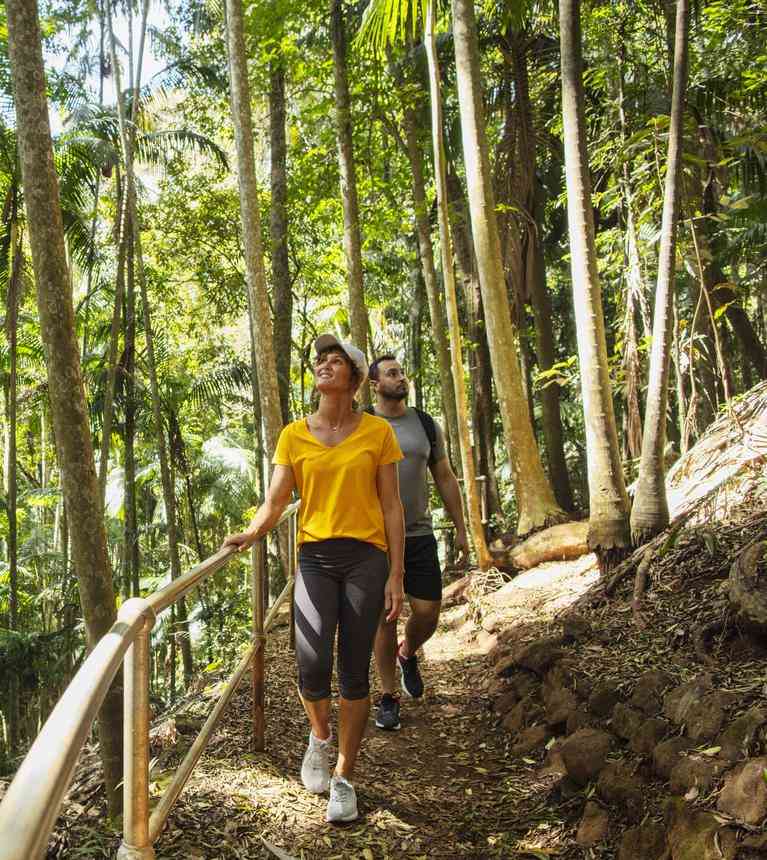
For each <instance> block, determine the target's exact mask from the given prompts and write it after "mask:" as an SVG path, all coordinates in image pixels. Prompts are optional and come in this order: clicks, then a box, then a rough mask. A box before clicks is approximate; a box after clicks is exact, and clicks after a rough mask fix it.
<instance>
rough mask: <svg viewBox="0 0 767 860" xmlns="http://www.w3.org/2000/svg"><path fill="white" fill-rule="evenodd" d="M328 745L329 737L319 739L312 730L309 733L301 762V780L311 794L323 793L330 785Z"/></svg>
mask: <svg viewBox="0 0 767 860" xmlns="http://www.w3.org/2000/svg"><path fill="white" fill-rule="evenodd" d="M329 746H330V738H328V739H327V740H324V741H321V740H320V739H319V738H316V737H315V736H314V732H310V733H309V746H308V747H307V748H306V752H305V753H304V760H303V762H302V763H301V781H302V782H303V784H304V786H305V787H306V789H307V790H308V791H311V792H312V793H313V794H323V793H324V792H326V791H327V790H328V786H329V785H330V765H329V763H328V747H329Z"/></svg>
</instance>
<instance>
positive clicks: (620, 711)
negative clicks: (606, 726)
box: [610, 702, 644, 741]
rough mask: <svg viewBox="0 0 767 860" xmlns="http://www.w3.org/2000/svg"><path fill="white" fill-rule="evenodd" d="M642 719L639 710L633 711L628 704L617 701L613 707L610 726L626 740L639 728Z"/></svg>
mask: <svg viewBox="0 0 767 860" xmlns="http://www.w3.org/2000/svg"><path fill="white" fill-rule="evenodd" d="M643 719H644V717H643V716H642V715H641V714H640V713H639V711H635V710H634V709H633V708H630V707H629V706H628V705H624V704H623V702H618V704H617V705H616V706H615V707H614V708H613V715H612V718H611V720H610V727H611V728H612V730H613V732H615V734H616V735H618V737H619V738H623V740H625V741H627V740H630V739H631V738H632V737H633V736H634V734H635V733H636V732H637V731H638V730H639V727H640V726H641V725H642V720H643Z"/></svg>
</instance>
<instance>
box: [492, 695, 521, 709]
mask: <svg viewBox="0 0 767 860" xmlns="http://www.w3.org/2000/svg"><path fill="white" fill-rule="evenodd" d="M516 704H517V694H516V692H515V691H514V690H511V689H509V690H506V692H505V693H501V695H500V696H498V698H497V699H496V700H495V704H494V705H493V710H494V711H495V712H496V714H507V713H508V712H509V711H510V710H511V709H512V708H513V707H514V705H516Z"/></svg>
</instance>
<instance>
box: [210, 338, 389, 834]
mask: <svg viewBox="0 0 767 860" xmlns="http://www.w3.org/2000/svg"><path fill="white" fill-rule="evenodd" d="M314 348H315V352H316V358H315V361H314V377H315V386H316V389H317V391H318V392H319V406H318V408H317V411H316V412H314V413H312V415H310V416H309V417H308V418H306V419H302V420H299V421H294V422H293V423H292V424H289V425H288V426H287V427H285V429H284V430H283V431H282V433H281V435H280V439H279V441H278V443H277V450H276V451H275V454H274V459H273V463H274V473H273V474H272V480H271V483H270V486H269V491H268V493H267V498H266V501H265V502H264V504H263V505H261V507H260V508H259V509H258V511H257V512H256V515H255V516H254V517H253V520H252V522H251V523H250V526H249V527H248V529H247V530H246V531H244V532H241V533H239V534H234V535H230V536H229V537H228V538H227V539H226V540H225V541H224V545H227V544H230V545H235V546H238V547H239V548H240V549H241V550H244V549H246V548H247V547H249V546H251V545H252V544H253V543H254V542H255V541H257V540H258V539H259V538H261V537H263V535H265V534H266V533H267V532H268V531H269V529H271V528H272V527H273V526H274V525H275V523H276V522H277V520H278V519H279V517H280V514H281V513H282V511H283V510H284V509H285V506H286V505H287V503H288V501H289V500H290V495H291V493H292V492H293V490H294V489H297V490H298V493H299V495H300V496H301V524H300V529H299V533H298V543H299V556H298V571H297V573H296V584H295V597H294V602H295V623H296V659H297V661H298V676H299V681H298V685H299V691H300V694H301V701H302V703H303V706H304V709H305V710H306V715H307V716H308V718H309V722H310V723H311V731H310V734H309V745H308V747H307V750H306V753H305V754H304V759H303V764H302V766H301V779H302V780H303V783H304V785H305V786H306V788H307V789H308V790H309V791H312V792H314V793H316V794H321V793H323V792H324V791H326V790H327V789H328V788H330V800H329V801H328V809H327V814H326V819H327V820H328V821H353V820H354V819H355V818H357V797H356V794H355V791H354V787H353V786H352V784H351V782H350V779H351V776H352V773H353V771H354V765H355V762H356V760H357V754H358V752H359V748H360V744H361V742H362V736H363V734H364V731H365V725H366V723H367V720H368V715H369V713H370V687H369V669H370V656H371V653H372V650H373V640H374V638H375V633H376V629H377V627H378V621H379V617H380V614H381V610H382V609H383V608H384V607H385V609H386V619H387V621H393V620H394V619H396V618H397V617H398V616H399V613H400V610H401V608H402V601H403V599H404V593H403V584H402V582H403V548H404V524H403V514H402V504H401V502H400V498H399V486H398V481H397V461H398V460H401V459H402V452H401V451H400V448H399V445H398V444H397V440H396V437H395V435H394V432H393V431H392V429H391V427H390V425H389V424H388V422H386V421H384V420H383V419H382V418H377V417H375V416H373V415H369V414H367V413H366V412H362V411H355V409H354V395H355V393H356V391H357V389H358V388H359V387H360V386H361V385H362V384H363V382H364V381H365V378H366V377H367V362H366V361H365V356H364V355H363V353H362V352H361V351H360V350H359V349H357V348H356V347H354V346H352V345H351V344H350V343H347V342H345V341H343V342H342V341H339V340H337V339H336V338H335V337H333V335H328V334H326V335H322V336H320V337H319V338H317V340H316V341H315V344H314ZM387 552H388V558H387ZM336 629H337V630H338V686H339V692H340V706H339V727H338V760H337V763H336V767H335V770H334V773H333V777H332V779H331V777H330V772H329V762H328V753H329V749H328V747H329V743H330V739H331V732H330V679H331V675H332V671H333V640H334V638H335V633H336Z"/></svg>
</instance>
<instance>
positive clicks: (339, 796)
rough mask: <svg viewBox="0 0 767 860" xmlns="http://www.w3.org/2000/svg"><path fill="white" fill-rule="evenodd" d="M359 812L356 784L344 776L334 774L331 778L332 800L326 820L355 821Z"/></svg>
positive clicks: (329, 802)
mask: <svg viewBox="0 0 767 860" xmlns="http://www.w3.org/2000/svg"><path fill="white" fill-rule="evenodd" d="M358 814H359V813H358V812H357V792H356V791H355V790H354V786H353V785H352V784H351V783H350V782H349V781H348V780H346V779H344V778H343V777H342V776H334V777H333V779H331V780H330V800H329V801H328V811H327V812H326V813H325V821H331V822H333V821H354V820H355V818H357V816H358Z"/></svg>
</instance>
